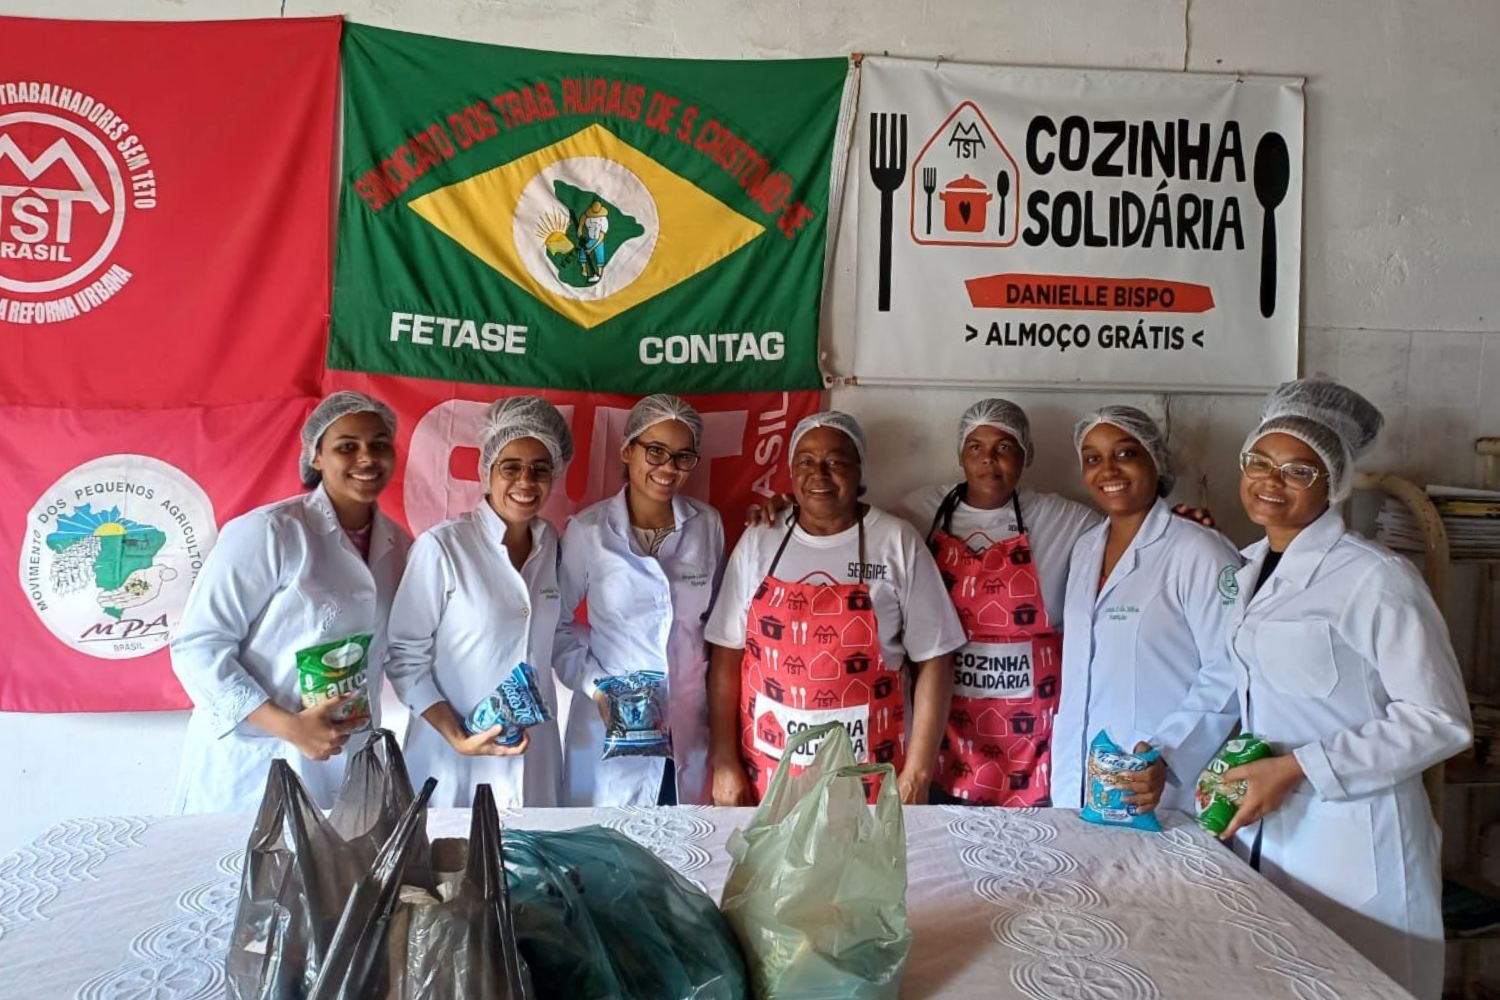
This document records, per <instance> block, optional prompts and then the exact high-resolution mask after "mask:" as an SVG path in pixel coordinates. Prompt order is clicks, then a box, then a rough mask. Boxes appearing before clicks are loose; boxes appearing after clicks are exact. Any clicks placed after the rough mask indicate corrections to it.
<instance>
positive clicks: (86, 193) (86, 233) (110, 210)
mask: <svg viewBox="0 0 1500 1000" xmlns="http://www.w3.org/2000/svg"><path fill="white" fill-rule="evenodd" d="M22 125H24V126H28V128H25V129H22V128H17V127H16V126H22ZM48 129H53V130H56V131H55V132H54V133H53V134H52V135H47V130H48ZM38 132H40V133H42V134H43V135H44V136H46V139H45V140H44V141H42V142H37V141H36V140H35V138H34V136H35V135H36V134H37V133H38ZM12 133H14V135H13V134H12ZM23 133H24V134H26V135H27V136H28V139H29V141H28V143H27V146H26V148H25V149H22V147H21V146H20V145H19V144H18V143H17V142H16V140H15V138H14V136H15V135H21V134H23ZM90 161H93V162H90ZM0 168H3V169H4V172H5V176H6V177H7V178H8V179H10V180H11V181H12V182H13V183H12V184H11V185H8V186H6V187H0V193H4V194H6V195H7V197H6V199H5V200H6V201H7V202H8V203H9V210H8V215H13V214H15V213H16V211H17V208H18V207H20V208H24V209H26V224H25V225H24V226H20V225H16V226H12V227H10V228H11V230H12V231H14V230H16V229H17V228H20V229H23V230H25V231H26V233H27V241H28V242H29V241H31V240H37V241H40V242H42V243H44V244H46V243H50V244H53V245H55V246H56V247H58V248H60V249H67V250H68V251H69V252H70V256H69V257H68V258H67V259H69V260H74V261H76V260H78V257H79V254H80V253H84V252H87V251H91V252H87V253H86V256H84V259H83V260H82V262H81V263H78V264H77V266H75V267H73V268H72V269H70V270H68V271H67V272H65V273H63V274H60V275H55V276H53V277H50V278H46V279H43V280H40V281H23V280H21V279H20V278H17V277H13V276H11V275H7V274H6V272H5V269H4V268H3V267H0V288H3V289H5V290H6V291H11V292H31V293H37V292H55V291H57V290H58V289H60V288H67V287H68V286H70V285H75V284H78V283H79V282H81V281H82V280H83V279H84V278H86V277H87V276H88V275H89V274H90V273H92V272H93V271H94V270H96V269H97V268H98V267H99V265H100V264H103V263H104V261H105V260H106V259H107V258H108V257H109V255H110V252H111V251H112V250H114V248H115V244H116V243H117V242H119V239H120V231H121V230H122V229H124V227H125V179H124V177H123V176H122V175H121V173H120V166H119V164H118V163H116V162H115V158H114V157H113V156H112V155H110V152H109V150H108V149H107V148H105V145H104V143H102V142H100V141H99V138H98V137H97V136H95V135H94V134H93V133H92V132H90V131H88V130H87V129H85V128H83V127H82V126H80V125H76V124H74V123H73V122H70V121H67V120H66V119H63V118H59V117H57V116H56V115H49V114H44V113H42V112H38V111H18V112H15V113H14V114H9V115H0ZM100 169H102V170H103V172H104V180H105V181H106V182H107V184H108V188H109V190H108V192H107V193H106V192H105V191H101V190H100V186H99V184H98V170H100ZM54 185H56V186H54ZM11 188H14V190H11ZM103 223H107V225H105V224H103ZM75 241H76V242H75Z"/></svg>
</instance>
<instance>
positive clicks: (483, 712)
mask: <svg viewBox="0 0 1500 1000" xmlns="http://www.w3.org/2000/svg"><path fill="white" fill-rule="evenodd" d="M551 720H552V713H551V712H549V711H547V702H546V701H545V700H544V699H543V698H542V692H541V689H540V688H538V687H537V683H536V670H535V669H534V668H533V667H532V666H531V664H529V663H520V664H517V665H516V667H515V669H513V670H512V671H511V672H510V676H509V677H507V678H505V679H504V680H503V681H501V682H500V686H499V687H497V688H495V690H494V691H493V692H492V693H491V694H489V695H488V696H486V697H485V699H484V700H483V701H481V702H480V703H479V704H478V705H475V706H474V710H473V711H472V712H470V713H469V716H468V718H466V719H464V729H465V730H467V731H468V733H469V734H470V735H471V736H472V735H477V734H479V733H482V732H484V731H485V730H487V729H491V728H493V727H494V726H504V727H505V729H504V731H502V732H501V733H500V735H499V736H497V737H495V742H496V743H498V744H500V745H501V746H507V747H513V746H518V745H520V742H521V740H522V739H523V738H524V737H525V731H526V730H527V729H530V728H531V727H532V726H540V725H541V724H542V723H544V722H550V721H551Z"/></svg>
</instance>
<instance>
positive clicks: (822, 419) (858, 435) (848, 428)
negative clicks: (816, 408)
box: [787, 410, 865, 468]
mask: <svg viewBox="0 0 1500 1000" xmlns="http://www.w3.org/2000/svg"><path fill="white" fill-rule="evenodd" d="M818 427H832V428H833V429H834V430H836V431H842V432H843V433H844V435H845V436H846V437H848V438H849V440H850V441H853V442H854V450H855V451H857V452H858V453H859V464H860V467H861V468H863V467H864V464H865V432H864V431H862V430H861V429H860V427H859V421H858V420H855V419H854V418H853V417H851V416H849V414H847V413H842V412H840V411H838V410H827V411H825V412H823V413H811V414H808V415H807V416H805V417H803V418H802V420H801V421H800V422H799V423H798V424H797V427H796V429H794V430H793V431H792V440H791V443H790V445H789V446H788V448H787V456H788V458H787V462H788V463H790V462H791V457H790V456H791V455H792V454H793V453H795V452H796V450H797V442H798V441H801V440H802V435H804V434H806V433H807V432H808V431H810V430H814V429H816V428H818Z"/></svg>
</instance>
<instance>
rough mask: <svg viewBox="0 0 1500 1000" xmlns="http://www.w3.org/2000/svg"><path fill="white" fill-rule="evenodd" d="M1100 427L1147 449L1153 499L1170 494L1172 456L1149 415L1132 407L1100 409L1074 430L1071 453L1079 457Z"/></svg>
mask: <svg viewBox="0 0 1500 1000" xmlns="http://www.w3.org/2000/svg"><path fill="white" fill-rule="evenodd" d="M1100 424H1109V425H1110V426H1111V427H1118V428H1119V429H1120V430H1122V431H1124V432H1125V433H1126V434H1129V435H1130V436H1131V437H1133V438H1135V439H1136V440H1137V441H1139V442H1140V443H1141V447H1142V448H1145V449H1146V454H1148V455H1150V456H1151V464H1152V465H1154V466H1156V495H1157V496H1159V497H1165V496H1167V495H1168V494H1170V493H1171V492H1172V486H1173V484H1175V483H1176V482H1177V473H1175V472H1173V471H1172V455H1171V453H1170V452H1169V451H1168V450H1167V437H1166V435H1165V434H1163V433H1162V432H1161V428H1160V427H1158V426H1157V424H1156V421H1155V420H1152V419H1151V415H1150V414H1149V413H1147V412H1145V411H1144V410H1138V409H1136V408H1135V407H1134V406H1101V407H1099V409H1097V410H1095V411H1094V412H1093V413H1090V414H1089V415H1088V416H1086V417H1084V418H1083V419H1082V420H1080V421H1078V423H1077V424H1076V425H1075V426H1074V427H1073V450H1074V451H1076V452H1078V453H1079V454H1080V455H1081V454H1082V453H1083V439H1084V438H1086V437H1088V434H1089V431H1091V430H1093V429H1094V428H1095V427H1098V426H1099V425H1100Z"/></svg>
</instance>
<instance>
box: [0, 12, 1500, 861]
mask: <svg viewBox="0 0 1500 1000" xmlns="http://www.w3.org/2000/svg"><path fill="white" fill-rule="evenodd" d="M336 13H342V14H346V15H348V16H350V17H351V18H353V19H355V20H359V21H362V22H366V23H370V24H377V25H383V26H387V27H395V28H403V29H407V30H413V31H424V32H428V33H431V34H439V35H447V36H451V37H456V38H466V39H471V40H475V41H485V42H496V43H505V44H510V45H520V46H530V47H536V48H551V49H561V50H571V51H584V52H588V51H599V52H617V53H625V54H631V55H648V56H690V57H706V58H775V57H790V56H814V55H837V54H843V53H849V52H856V51H862V52H889V53H891V54H893V55H903V56H916V57H943V58H947V59H955V60H965V61H975V62H1008V63H1019V64H1035V65H1055V66H1079V67H1130V68H1142V69H1159V70H1197V71H1215V72H1234V71H1241V72H1246V73H1268V74H1288V75H1300V76H1305V77H1307V81H1308V82H1307V142H1306V184H1305V188H1306V196H1305V206H1304V219H1305V233H1304V241H1303V247H1304V249H1303V281H1302V289H1303V292H1302V315H1303V317H1304V322H1305V324H1306V330H1305V331H1304V346H1303V371H1304V372H1308V373H1310V372H1315V371H1319V372H1324V373H1326V374H1330V375H1334V376H1337V377H1339V378H1341V379H1343V380H1345V381H1347V382H1349V383H1350V384H1352V385H1354V386H1355V387H1357V388H1358V389H1360V390H1361V391H1363V392H1365V393H1367V394H1368V395H1369V396H1370V397H1371V399H1372V400H1374V401H1375V402H1376V403H1377V404H1379V405H1380V406H1382V407H1383V408H1384V409H1385V411H1386V415H1387V417H1388V419H1389V421H1390V423H1389V425H1388V427H1387V430H1386V433H1385V436H1384V439H1383V441H1382V442H1381V443H1380V445H1379V446H1378V448H1377V450H1376V453H1375V455H1374V456H1372V457H1371V459H1370V460H1369V462H1368V463H1367V465H1368V466H1369V467H1372V468H1374V467H1379V468H1382V469H1386V470H1391V471H1396V472H1400V473H1403V474H1405V475H1408V476H1410V477H1412V478H1414V479H1417V480H1419V481H1426V480H1443V481H1447V482H1454V483H1473V482H1475V480H1476V476H1477V471H1476V466H1475V462H1474V459H1473V457H1472V454H1471V452H1470V448H1471V443H1472V440H1473V438H1474V437H1475V436H1476V435H1477V434H1479V433H1481V432H1487V433H1491V434H1494V433H1500V332H1497V331H1500V282H1497V281H1496V280H1495V273H1496V263H1497V260H1496V251H1495V249H1494V247H1495V236H1494V235H1493V234H1495V233H1500V198H1497V197H1496V195H1495V190H1494V187H1495V177H1496V176H1497V174H1496V167H1495V165H1496V164H1497V163H1500V130H1497V128H1496V124H1495V123H1496V122H1497V121H1500V97H1497V95H1500V62H1497V61H1496V60H1495V58H1494V55H1493V51H1494V49H1495V43H1496V42H1497V41H1500V4H1496V3H1494V0H1429V2H1423V3H1417V2H1411V0H1408V2H1401V0H1383V2H1381V0H1258V2H1256V3H1246V2H1244V0H1096V2H1089V0H1052V2H1048V3H1035V2H1027V0H947V2H933V0H921V2H917V0H822V2H804V0H748V2H747V0H615V2H602V0H601V2H595V0H342V2H340V0H0V14H12V15H26V16H36V17H57V16H66V17H75V18H116V19H120V18H125V19H173V20H178V19H212V18H228V17H275V16H278V15H282V14H284V15H286V16H303V15H312V14H336ZM237 127H240V128H242V129H243V130H244V136H245V141H246V143H247V145H249V144H253V142H254V124H253V123H240V124H239V125H238V126H237ZM845 235H846V236H847V235H848V234H847V232H846V234H845ZM853 269H854V261H853V257H852V253H851V246H850V243H849V241H848V240H847V239H845V240H843V241H842V242H841V243H840V246H839V252H838V254H837V256H836V261H835V268H834V272H833V283H832V288H831V289H830V297H829V309H828V310H827V313H826V317H825V327H826V330H825V347H826V349H827V350H828V351H829V355H830V356H829V365H830V368H831V370H832V371H834V372H835V373H838V374H857V373H854V372H849V371H848V370H847V368H846V359H847V358H848V357H849V356H850V349H849V348H850V345H851V343H852V341H853V337H854V336H855V331H854V328H853V320H852V317H853V308H852V302H853V297H852V284H853V282H852V278H853ZM913 332H914V334H915V333H919V332H920V331H913ZM974 398H976V394H975V393H972V392H967V391H939V390H929V389H922V390H914V389H894V388H885V389H877V388H863V387H844V388H838V389H835V390H834V391H832V392H831V393H830V402H831V404H832V405H834V406H836V407H839V408H842V409H847V410H849V411H851V412H853V413H855V414H856V415H858V416H859V417H860V418H861V419H862V420H863V421H865V424H866V428H867V430H868V431H869V434H870V437H871V440H872V447H871V458H870V463H871V472H872V476H873V481H874V485H873V497H874V499H875V500H876V501H877V502H882V501H890V500H892V499H894V498H896V497H898V496H899V495H901V493H902V492H903V491H904V490H906V489H908V488H910V487H912V486H914V485H917V484H919V483H923V482H927V481H931V480H935V479H945V478H948V477H951V476H955V475H956V463H955V461H954V459H953V451H954V441H953V427H954V425H955V423H956V420H957V417H958V414H959V413H960V412H961V411H962V409H963V408H964V407H965V406H966V405H967V404H968V403H969V402H970V401H971V400H972V399H974ZM1016 398H1017V399H1018V400H1019V401H1020V402H1022V403H1023V405H1025V406H1026V407H1027V409H1028V410H1029V411H1030V413H1031V416H1032V421H1033V423H1034V425H1036V427H1037V440H1038V444H1039V448H1040V457H1039V458H1038V460H1037V463H1036V465H1035V467H1034V468H1033V469H1032V470H1031V471H1030V472H1029V473H1028V480H1029V483H1030V485H1033V486H1036V487H1040V488H1044V489H1054V490H1061V491H1063V492H1067V493H1070V494H1073V495H1080V494H1081V491H1080V490H1079V488H1078V486H1077V484H1076V475H1075V473H1074V467H1073V464H1072V456H1071V454H1070V451H1071V440H1070V428H1071V425H1072V421H1073V418H1074V416H1075V415H1076V414H1077V413H1078V412H1079V411H1081V410H1082V409H1084V408H1086V407H1089V406H1092V405H1095V404H1096V403H1097V402H1100V401H1103V397H1100V396H1090V395H1081V394H1061V393H1058V394H1047V393H1035V394H1028V395H1025V396H1017V397H1016ZM1130 401H1132V402H1136V403H1137V404H1144V405H1146V406H1147V407H1148V408H1149V409H1152V410H1153V411H1154V412H1156V413H1158V414H1162V413H1166V414H1167V415H1168V416H1169V417H1170V420H1171V425H1172V431H1173V439H1174V442H1175V444H1176V446H1177V448H1178V451H1179V453H1180V455H1181V464H1182V465H1183V467H1184V470H1185V473H1184V475H1183V476H1182V477H1181V479H1180V483H1179V487H1178V495H1179V498H1180V499H1184V500H1188V501H1191V502H1194V503H1200V504H1204V503H1206V504H1208V505H1209V506H1210V507H1211V508H1212V509H1213V511H1214V513H1215V514H1216V515H1217V516H1218V517H1219V518H1220V520H1221V523H1223V524H1224V525H1225V526H1226V528H1227V529H1228V530H1229V532H1230V534H1231V535H1233V536H1234V537H1235V538H1236V539H1237V540H1238V541H1241V542H1245V541H1248V540H1249V539H1250V537H1251V533H1250V532H1249V530H1248V525H1247V523H1246V522H1245V520H1244V517H1243V515H1242V514H1241V512H1240V510H1239V505H1238V502H1237V500H1236V498H1235V493H1234V484H1235V481H1236V476H1235V469H1234V460H1235V455H1236V453H1237V451H1238V449H1239V446H1240V443H1241V440H1242V438H1243V435H1244V433H1245V431H1246V429H1247V428H1248V426H1249V425H1250V424H1251V422H1252V421H1253V417H1254V414H1255V411H1256V406H1257V401H1256V400H1254V399H1249V398H1244V397H1225V396H1191V395H1173V396H1169V397H1148V398H1145V399H1134V400H1130ZM182 727H183V716H182V715H180V714H175V713H169V714H159V715H126V716H108V715H100V716H15V715H5V716H0V761H4V764H3V765H0V767H3V770H0V802H3V803H4V806H5V808H4V809H3V811H0V853H3V852H5V851H8V850H10V849H13V848H15V847H17V846H19V845H20V844H22V843H24V842H25V841H26V840H28V839H29V838H31V837H32V836H34V835H35V834H36V833H38V832H40V831H41V830H43V829H45V828H46V827H47V826H48V825H50V824H51V823H53V822H55V821H57V820H59V819H61V818H64V817H66V816H72V815H79V814H102V813H138V814H139V813H153V812H160V811H162V810H163V809H165V807H166V805H167V802H168V796H169V794H170V789H171V786H172V784H173V781H174V780H175V775H176V771H177V764H178V756H179V754H180V752H181V735H182Z"/></svg>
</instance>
